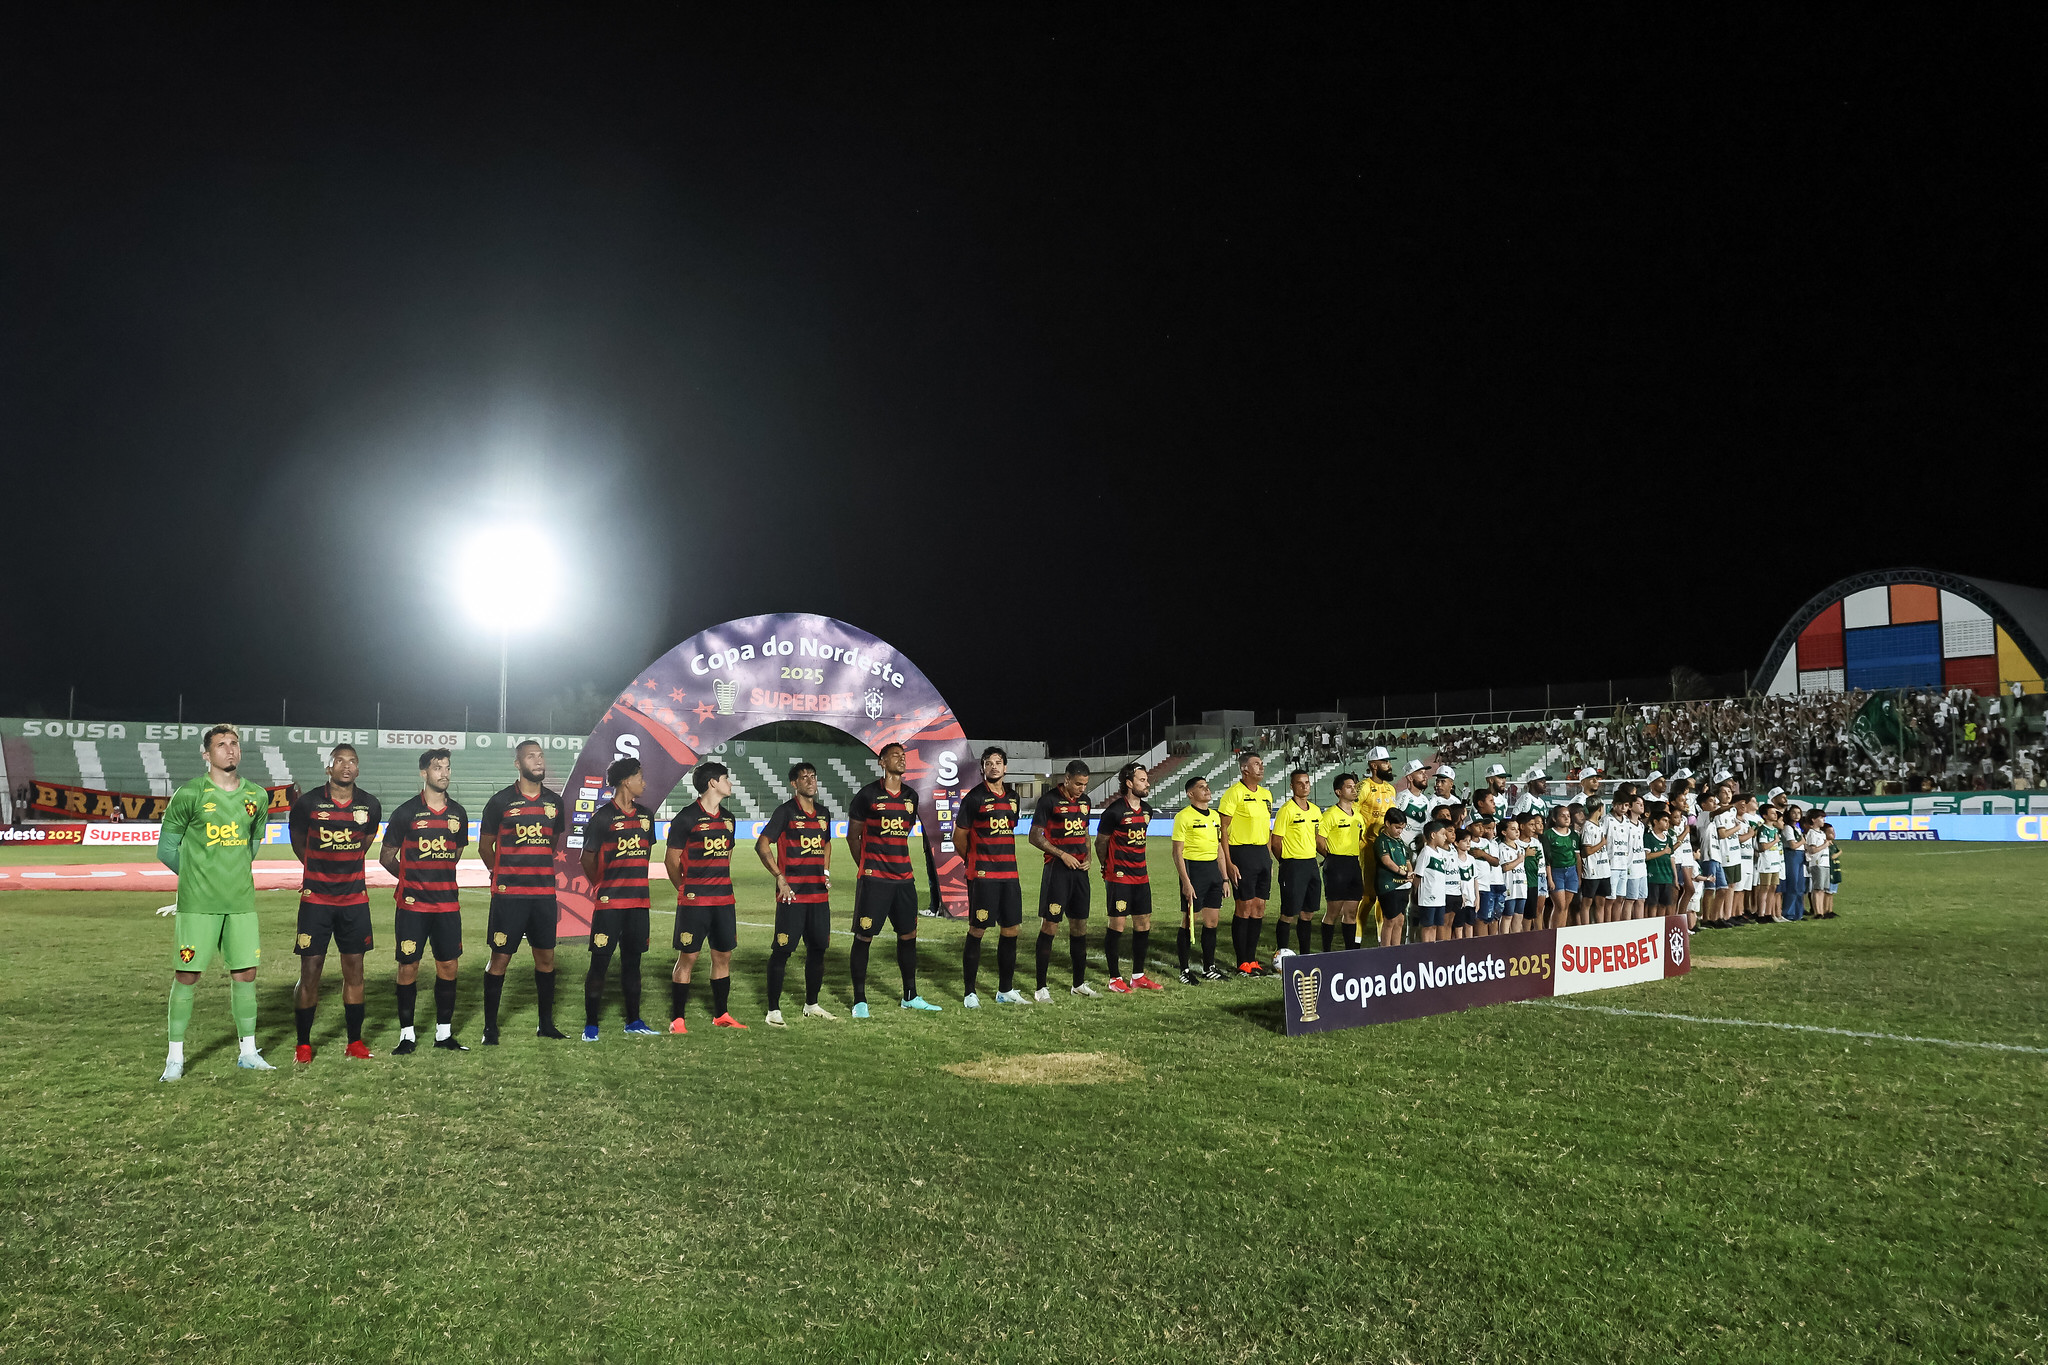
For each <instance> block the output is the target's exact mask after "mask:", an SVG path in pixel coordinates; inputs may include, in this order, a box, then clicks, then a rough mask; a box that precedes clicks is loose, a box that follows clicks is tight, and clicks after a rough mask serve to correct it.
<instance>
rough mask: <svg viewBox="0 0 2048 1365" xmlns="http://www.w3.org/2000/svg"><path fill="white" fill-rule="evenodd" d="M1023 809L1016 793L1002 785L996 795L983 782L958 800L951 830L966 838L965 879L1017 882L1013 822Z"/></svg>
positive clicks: (1014, 823)
mask: <svg viewBox="0 0 2048 1365" xmlns="http://www.w3.org/2000/svg"><path fill="white" fill-rule="evenodd" d="M1023 813H1024V808H1023V807H1022V806H1020V805H1019V804H1018V803H1017V793H1016V792H1014V791H1012V790H1011V789H1010V786H1009V784H1008V783H1004V784H1003V789H1002V791H1000V792H992V791H990V790H989V789H988V783H986V782H984V783H982V784H981V785H980V786H978V787H976V788H975V789H974V790H973V791H971V792H969V793H967V795H965V796H963V797H961V798H960V807H959V809H958V810H956V811H955V812H954V813H953V829H954V831H955V832H956V837H957V835H958V834H959V833H965V834H966V835H967V875H968V876H970V877H973V878H975V879H977V880H979V881H995V882H1014V881H1016V880H1017V820H1018V817H1019V816H1021V815H1023Z"/></svg>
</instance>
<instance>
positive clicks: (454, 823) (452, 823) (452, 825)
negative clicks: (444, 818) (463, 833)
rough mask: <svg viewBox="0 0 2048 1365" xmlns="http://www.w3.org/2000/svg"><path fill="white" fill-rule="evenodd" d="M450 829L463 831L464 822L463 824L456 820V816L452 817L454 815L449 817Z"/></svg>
mask: <svg viewBox="0 0 2048 1365" xmlns="http://www.w3.org/2000/svg"><path fill="white" fill-rule="evenodd" d="M448 828H450V829H461V828H462V822H461V821H460V820H458V819H456V818H455V817H454V816H452V815H451V816H449V817H448Z"/></svg>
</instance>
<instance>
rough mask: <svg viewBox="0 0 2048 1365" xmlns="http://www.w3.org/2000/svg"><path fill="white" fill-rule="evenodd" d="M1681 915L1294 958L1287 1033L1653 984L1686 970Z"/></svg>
mask: <svg viewBox="0 0 2048 1365" xmlns="http://www.w3.org/2000/svg"><path fill="white" fill-rule="evenodd" d="M1689 947H1690V945H1689V944H1688V942H1687V936H1686V930H1685V918H1684V917H1683V916H1682V915H1667V916H1664V917H1662V918H1659V919H1636V920H1619V921H1616V922H1615V923H1612V924H1582V925H1575V926H1573V927H1570V928H1566V929H1539V930H1534V931H1532V932H1529V933H1525V934H1495V935H1492V936H1489V937H1487V938H1466V939H1453V940H1450V941H1447V942H1439V943H1406V944H1401V945H1399V946H1397V947H1392V948H1354V949H1351V950H1350V951H1348V952H1340V953H1317V954H1315V955H1314V956H1312V957H1300V956H1297V957H1292V958H1289V959H1288V961H1287V968H1286V971H1285V974H1284V980H1283V982H1282V991H1281V994H1282V996H1283V1001H1284V1004H1285V1006H1286V1010H1287V1032H1288V1033H1289V1034H1290V1035H1292V1034H1301V1033H1324V1032H1327V1031H1329V1030H1331V1029H1344V1028H1359V1027H1362V1026H1364V1025H1366V1024H1391V1023H1395V1022H1397V1021H1399V1020H1402V1019H1420V1018H1422V1017H1423V1016H1425V1015H1430V1014H1449V1013H1452V1012H1454V1011H1457V1010H1469V1009H1473V1008H1476V1007H1478V1006H1480V1005H1500V1004H1505V1003H1507V1002H1509V1001H1514V1000H1544V999H1549V998H1550V997H1552V996H1558V995H1573V994H1577V993H1579V992H1581V991H1596V990H1605V989H1607V988H1608V987H1610V986H1628V985H1634V984H1635V983H1637V982H1639V981H1660V980H1662V979H1664V978H1665V977H1667V976H1678V975H1681V974H1682V973H1684V972H1687V971H1690V970H1691V968H1692V959H1691V954H1690V952H1689Z"/></svg>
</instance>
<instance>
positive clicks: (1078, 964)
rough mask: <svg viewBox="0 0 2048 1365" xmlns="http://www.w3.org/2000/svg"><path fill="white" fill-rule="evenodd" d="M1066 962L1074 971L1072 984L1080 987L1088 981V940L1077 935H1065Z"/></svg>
mask: <svg viewBox="0 0 2048 1365" xmlns="http://www.w3.org/2000/svg"><path fill="white" fill-rule="evenodd" d="M1067 961H1068V964H1069V965H1071V966H1072V967H1073V969H1074V984H1075V985H1076V986H1078V985H1080V984H1081V983H1082V982H1083V981H1086V980H1087V979H1088V940H1087V939H1085V938H1083V937H1082V936H1081V935H1079V934H1069V935H1067Z"/></svg>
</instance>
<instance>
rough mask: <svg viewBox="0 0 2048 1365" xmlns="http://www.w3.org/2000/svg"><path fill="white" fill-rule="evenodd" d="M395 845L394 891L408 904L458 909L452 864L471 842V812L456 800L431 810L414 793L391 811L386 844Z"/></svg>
mask: <svg viewBox="0 0 2048 1365" xmlns="http://www.w3.org/2000/svg"><path fill="white" fill-rule="evenodd" d="M394 846H395V847H396V848H397V849H398V887H397V890H396V891H395V892H394V893H393V896H394V899H396V900H397V902H398V904H400V905H402V906H404V907H405V908H406V909H408V910H425V911H460V910H461V909H462V906H461V905H460V904H459V903H458V902H457V898H456V892H455V864H456V863H457V862H458V861H460V860H461V858H462V850H463V849H465V848H468V847H469V813H468V812H467V811H465V810H463V809H462V807H461V805H460V804H458V803H457V802H455V801H452V800H451V801H449V802H448V803H447V804H446V805H444V806H442V807H441V809H439V810H435V809H434V808H433V807H432V806H429V805H428V804H427V803H426V800H425V799H424V798H422V797H418V796H415V797H413V798H412V799H411V800H409V801H407V802H406V803H405V804H404V805H402V806H400V807H399V808H398V809H397V810H395V811H393V812H391V821H390V823H389V824H387V825H385V826H384V847H385V848H391V847H394Z"/></svg>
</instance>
